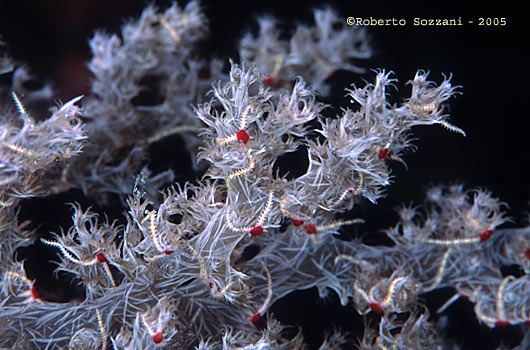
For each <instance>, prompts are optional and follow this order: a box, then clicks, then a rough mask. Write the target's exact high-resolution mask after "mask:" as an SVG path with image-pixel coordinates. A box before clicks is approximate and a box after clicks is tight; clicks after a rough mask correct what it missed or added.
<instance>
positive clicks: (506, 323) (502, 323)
mask: <svg viewBox="0 0 530 350" xmlns="http://www.w3.org/2000/svg"><path fill="white" fill-rule="evenodd" d="M511 324H512V323H511V322H510V321H501V320H498V321H495V327H506V326H510V325H511Z"/></svg>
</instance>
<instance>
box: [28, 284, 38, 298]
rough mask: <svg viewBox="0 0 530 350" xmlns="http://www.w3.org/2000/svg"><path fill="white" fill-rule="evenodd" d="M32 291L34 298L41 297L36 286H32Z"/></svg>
mask: <svg viewBox="0 0 530 350" xmlns="http://www.w3.org/2000/svg"><path fill="white" fill-rule="evenodd" d="M30 293H31V298H32V299H40V297H39V293H37V289H35V286H31V290H30Z"/></svg>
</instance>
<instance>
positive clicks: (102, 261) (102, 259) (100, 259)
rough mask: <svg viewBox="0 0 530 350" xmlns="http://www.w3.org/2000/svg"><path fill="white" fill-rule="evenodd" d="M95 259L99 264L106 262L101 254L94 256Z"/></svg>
mask: <svg viewBox="0 0 530 350" xmlns="http://www.w3.org/2000/svg"><path fill="white" fill-rule="evenodd" d="M96 259H97V260H98V261H99V262H101V263H104V262H107V258H105V255H103V253H98V255H96Z"/></svg>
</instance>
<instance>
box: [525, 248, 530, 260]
mask: <svg viewBox="0 0 530 350" xmlns="http://www.w3.org/2000/svg"><path fill="white" fill-rule="evenodd" d="M524 256H525V258H526V259H528V260H530V248H526V250H525V251H524Z"/></svg>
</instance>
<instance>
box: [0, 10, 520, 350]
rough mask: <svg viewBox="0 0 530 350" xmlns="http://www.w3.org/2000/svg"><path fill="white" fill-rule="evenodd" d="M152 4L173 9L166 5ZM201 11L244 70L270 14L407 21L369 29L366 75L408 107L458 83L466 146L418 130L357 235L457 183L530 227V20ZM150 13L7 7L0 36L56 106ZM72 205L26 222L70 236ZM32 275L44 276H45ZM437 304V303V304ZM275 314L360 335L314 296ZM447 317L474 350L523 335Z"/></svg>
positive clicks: (290, 20)
mask: <svg viewBox="0 0 530 350" xmlns="http://www.w3.org/2000/svg"><path fill="white" fill-rule="evenodd" d="M154 3H155V4H158V5H159V6H160V7H162V8H165V7H166V6H167V4H168V3H169V2H168V1H156V2H154ZM179 3H180V4H181V5H183V2H179ZM202 4H203V7H204V9H205V12H206V16H207V18H208V19H209V21H210V23H209V27H210V38H209V39H208V40H207V41H205V42H204V43H203V44H202V45H201V52H202V54H203V55H204V56H209V57H218V58H223V59H225V58H226V59H227V58H228V57H233V58H236V61H237V58H238V57H237V49H236V46H237V42H238V40H239V39H240V38H241V37H242V35H243V34H244V33H245V32H246V31H248V30H255V29H256V28H257V26H256V24H255V18H256V16H258V15H262V14H272V15H274V16H276V17H278V18H279V19H280V20H282V21H283V22H282V23H283V24H282V25H283V28H282V29H283V30H284V31H285V33H290V32H291V31H292V30H293V28H294V26H295V25H296V23H306V24H309V23H311V19H312V15H311V11H310V9H311V8H314V7H322V6H324V5H329V6H330V7H332V8H334V9H336V10H337V12H338V14H339V15H340V16H341V17H343V18H344V20H346V18H347V17H348V16H354V17H364V18H368V17H370V16H372V17H375V18H391V17H395V18H404V19H406V20H407V22H408V23H407V25H406V26H405V27H369V28H368V31H369V33H370V42H371V47H372V48H373V50H374V55H373V58H371V59H369V60H366V61H364V62H361V65H362V66H364V67H366V68H368V69H371V68H374V69H375V68H384V69H386V70H392V71H394V72H395V78H397V79H398V80H399V82H398V83H396V85H397V87H398V89H399V95H398V96H401V97H407V94H408V93H409V92H410V87H406V86H405V83H406V81H408V80H409V79H412V78H413V77H414V74H415V73H416V71H417V70H418V69H423V70H428V71H430V78H431V79H432V80H434V81H437V82H440V81H441V80H442V75H441V74H442V73H445V74H446V75H449V74H451V73H452V74H453V80H452V82H453V84H455V85H461V86H463V87H462V88H461V89H460V91H461V92H462V94H461V95H458V96H456V97H455V98H453V99H452V100H451V101H450V103H449V105H448V110H449V111H450V113H451V114H452V119H451V120H450V122H451V123H453V124H455V125H457V126H458V127H460V128H462V129H464V130H465V131H466V133H467V137H462V136H461V135H460V134H456V133H450V132H448V131H446V130H445V129H443V128H442V127H439V126H431V127H418V128H416V129H415V130H414V134H415V136H416V137H417V138H418V141H416V142H415V144H416V145H417V146H418V151H417V152H415V153H410V154H408V155H406V156H405V160H406V162H407V164H408V168H409V170H408V171H405V170H404V169H403V167H402V166H401V165H400V164H399V163H397V164H393V165H392V169H393V174H394V175H395V178H394V184H393V186H391V187H390V188H389V190H388V192H387V193H388V197H387V198H384V199H382V200H381V201H380V203H379V205H378V206H377V207H374V206H370V205H363V206H362V209H361V210H362V211H363V216H364V217H365V219H366V221H367V224H366V225H365V226H364V227H361V228H360V230H362V231H363V232H374V231H376V230H378V229H382V228H385V227H388V226H390V225H393V224H394V223H395V221H396V215H395V211H394V208H395V207H396V206H397V205H399V204H400V203H404V202H411V201H414V202H419V201H421V199H422V197H423V191H424V190H425V188H426V187H427V186H428V185H429V184H438V183H444V184H450V183H455V182H461V183H463V184H465V185H466V186H467V187H468V188H476V187H481V188H487V189H489V190H490V191H491V192H493V194H494V195H495V196H496V197H499V198H500V199H501V200H503V201H505V202H507V203H508V204H509V206H510V209H509V214H510V216H512V217H513V224H509V225H512V226H520V225H523V224H525V223H526V222H527V217H528V214H527V212H528V209H529V200H530V182H529V181H528V180H529V178H530V177H529V175H530V166H529V165H530V162H529V155H528V154H529V153H528V152H529V150H530V149H529V147H528V139H529V138H528V136H527V135H528V107H527V106H528V85H527V84H528V80H529V73H528V62H529V55H528V52H527V51H528V37H527V34H526V33H528V24H527V23H526V22H525V21H523V20H522V16H519V14H524V13H525V11H522V9H518V8H516V7H512V6H511V5H510V4H509V3H508V2H505V1H502V2H499V3H497V4H496V5H495V7H491V6H489V7H485V5H483V4H481V5H480V6H476V7H471V6H470V7H469V8H466V9H464V8H462V6H461V3H448V2H443V3H442V2H440V3H439V2H436V3H434V2H415V3H405V2H401V1H394V2H392V3H385V4H383V3H381V2H358V3H355V2H352V1H344V2H339V1H328V2H322V1H304V2H296V1H285V0H284V1H263V2H257V1H256V2H251V1H226V2H223V1H211V2H206V1H203V2H202ZM145 5H146V2H145V1H129V0H109V1H105V0H92V1H68V0H51V1H3V2H2V3H1V5H0V36H1V37H2V40H3V41H5V42H6V43H7V44H8V46H9V51H10V53H11V55H12V56H13V57H14V58H15V59H16V60H17V61H20V62H24V63H26V64H27V65H28V66H29V67H31V68H32V72H33V73H35V75H37V76H38V77H39V78H40V79H43V80H46V81H50V82H52V83H53V85H54V87H55V89H56V96H57V98H60V99H61V100H62V101H67V100H69V99H71V98H73V97H75V96H78V95H79V94H87V93H88V91H89V86H88V81H89V79H90V73H89V71H88V69H87V68H86V67H85V63H86V62H87V61H88V60H89V59H90V50H89V48H88V39H89V38H90V37H91V36H92V35H93V33H94V31H95V30H96V29H101V30H105V31H108V32H117V31H119V28H120V26H121V25H122V24H123V23H124V21H125V20H126V19H130V18H136V17H138V16H139V15H140V13H141V11H142V9H143V8H144V6H145ZM414 17H421V18H454V17H462V20H463V21H464V23H465V22H467V21H468V20H473V21H474V22H475V24H472V25H470V24H465V25H464V26H463V27H432V28H429V27H413V26H412V19H413V18H414ZM479 17H489V18H495V17H497V18H500V17H505V18H506V21H507V25H506V26H499V27H480V26H478V25H477V24H476V23H477V22H478V18H479ZM373 78H374V73H373V72H371V71H370V70H367V72H366V73H365V74H363V75H362V76H359V75H354V74H351V73H347V72H338V73H337V74H335V75H334V76H332V77H331V80H330V82H331V84H332V95H331V96H330V97H329V98H326V99H325V100H324V101H325V102H328V103H332V104H334V105H335V106H337V107H338V106H342V107H346V106H349V99H348V98H344V95H345V92H344V88H346V87H349V85H350V84H351V83H356V84H357V85H362V84H363V79H366V80H368V81H373ZM393 92H394V93H395V94H397V92H396V91H393ZM396 101H398V99H397V100H396ZM337 112H338V109H336V110H330V111H328V113H330V114H334V113H337ZM298 160H300V163H299V164H300V165H299V166H301V167H303V165H304V164H303V159H297V158H296V157H294V158H293V157H291V158H290V159H289V161H290V162H292V161H294V162H295V163H296V162H297V161H298ZM289 170H294V169H289ZM302 171H303V170H302ZM73 200H77V201H80V202H81V203H82V204H85V205H88V204H93V203H91V202H90V199H86V198H82V196H80V194H79V193H78V192H75V191H74V192H72V193H68V194H65V195H64V196H55V197H53V198H51V199H45V200H32V201H29V202H27V203H24V205H23V213H22V214H23V215H25V216H27V217H28V218H31V219H32V221H33V222H34V225H35V227H37V226H38V227H39V230H40V231H54V232H58V231H59V227H60V226H62V227H63V228H65V229H66V228H67V227H68V225H69V222H70V219H69V214H68V213H69V209H68V207H67V206H65V205H64V203H65V202H72V201H73ZM44 207H45V208H46V210H44V209H43V208H44ZM122 210H123V208H107V209H106V211H107V212H111V214H110V216H111V217H113V216H116V217H117V216H119V215H121V212H122ZM32 254H33V253H32V251H31V250H26V251H25V252H24V256H26V257H28V258H34V255H32ZM28 273H30V272H29V271H28ZM35 274H36V275H35V276H37V272H35ZM30 277H31V276H30ZM35 278H36V277H35ZM38 283H39V281H37V284H38ZM42 283H44V282H42ZM446 294H447V293H446ZM449 295H450V292H449ZM301 297H303V299H302V298H301ZM426 297H427V299H429V298H431V297H430V296H426ZM300 300H303V302H300ZM432 303H434V304H436V303H437V301H436V298H433V301H432ZM272 311H273V312H275V313H276V314H279V315H280V317H281V318H282V320H284V322H287V323H290V324H293V325H295V324H298V325H303V327H304V336H305V337H306V338H307V339H308V340H309V341H310V342H312V343H313V344H318V342H319V341H321V338H322V335H323V334H324V332H329V331H331V330H332V329H333V325H338V326H340V327H343V329H345V330H349V331H352V332H359V330H360V329H361V328H362V327H361V321H360V318H359V316H357V315H356V314H355V312H354V311H353V310H352V308H351V306H350V307H349V308H348V307H346V308H340V307H338V306H337V305H336V300H334V298H333V297H331V299H330V300H325V301H319V300H318V297H317V294H316V292H315V291H314V290H311V291H306V292H304V293H299V294H296V295H295V296H292V297H288V298H286V299H284V300H283V301H281V302H278V303H277V305H275V306H274V307H273V308H272ZM446 315H447V316H449V318H450V320H451V322H450V327H449V335H450V336H453V337H456V338H457V339H458V341H459V342H460V344H461V345H462V346H463V348H465V349H494V348H495V346H496V345H497V344H498V342H499V341H500V339H501V338H502V337H504V338H502V339H504V340H505V341H509V340H513V339H517V337H518V336H519V335H520V329H518V328H516V327H513V328H512V327H509V329H503V330H491V331H489V330H487V329H486V328H485V327H483V326H479V325H478V323H477V321H476V320H474V318H473V313H472V305H471V304H466V303H464V302H459V303H457V305H456V306H455V307H454V308H451V309H449V310H448V311H447V312H446ZM331 319H333V320H334V321H330V320H331ZM527 331H528V330H527ZM505 333H507V335H505ZM500 337H501V338H500Z"/></svg>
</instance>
